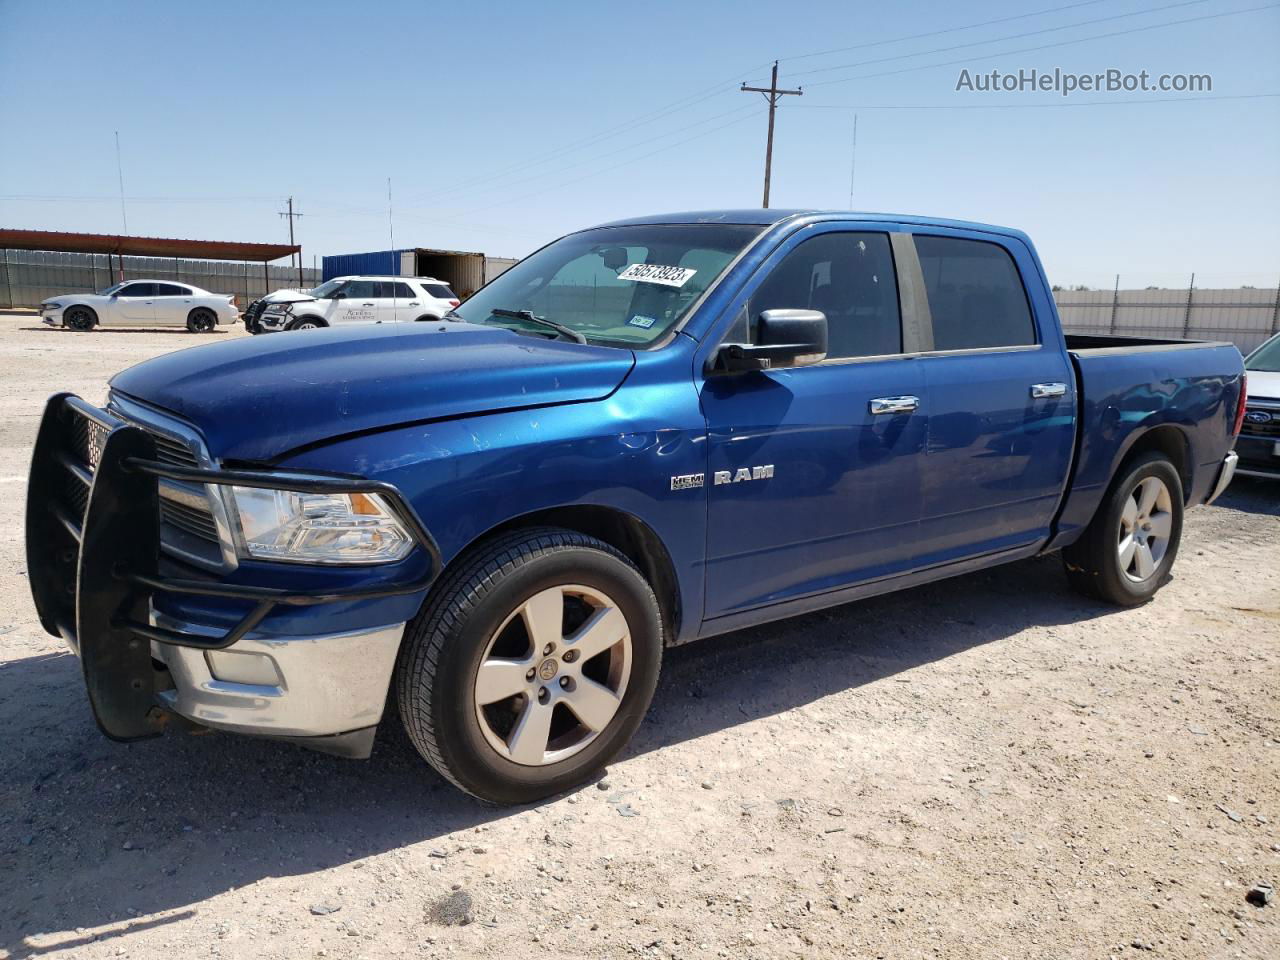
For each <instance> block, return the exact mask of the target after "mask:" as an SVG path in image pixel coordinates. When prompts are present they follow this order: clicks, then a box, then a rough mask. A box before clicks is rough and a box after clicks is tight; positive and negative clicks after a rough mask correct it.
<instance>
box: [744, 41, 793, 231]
mask: <svg viewBox="0 0 1280 960" xmlns="http://www.w3.org/2000/svg"><path fill="white" fill-rule="evenodd" d="M742 91H743V92H744V93H762V94H764V98H765V99H766V100H768V101H769V139H768V140H767V141H766V143H765V148H764V206H765V207H766V208H768V206H769V176H770V174H771V173H772V171H773V114H774V112H775V111H776V110H777V109H778V98H779V97H799V96H801V95H802V94H803V93H804V88H803V87H797V88H796V89H795V90H779V89H778V61H777V60H775V61H773V77H772V79H771V80H770V81H769V86H768V88H767V89H766V88H765V87H748V86H747V85H746V84H745V83H744V84H743V85H742Z"/></svg>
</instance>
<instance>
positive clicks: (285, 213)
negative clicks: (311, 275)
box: [267, 197, 303, 293]
mask: <svg viewBox="0 0 1280 960" xmlns="http://www.w3.org/2000/svg"><path fill="white" fill-rule="evenodd" d="M280 216H282V217H288V218H289V246H291V247H292V246H294V245H295V244H294V242H293V221H294V219H295V218H297V217H300V216H302V214H300V213H294V212H293V197H290V198H289V209H288V211H284V210H281V211H280ZM289 256H290V257H297V258H298V289H299V290H301V289H303V283H302V254H301V253H291V254H289ZM270 292H271V291H270V290H268V291H267V293H270Z"/></svg>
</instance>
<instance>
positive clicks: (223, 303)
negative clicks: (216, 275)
mask: <svg viewBox="0 0 1280 960" xmlns="http://www.w3.org/2000/svg"><path fill="white" fill-rule="evenodd" d="M239 316H240V311H239V310H237V309H236V304H235V298H234V297H232V296H227V295H225V294H221V293H210V292H209V291H208V290H201V289H200V288H199V287H193V286H192V285H191V284H189V283H178V282H176V281H173V280H126V281H122V282H120V283H117V284H113V285H112V286H110V287H107V289H105V290H103V291H102V292H101V293H69V294H66V295H65V296H59V297H51V298H50V299H48V300H45V301H44V302H43V303H41V304H40V319H41V320H42V321H44V322H45V323H47V324H49V325H50V326H52V327H56V326H63V327H67V328H68V329H71V330H80V331H85V330H92V329H93V328H94V327H96V326H103V327H186V328H187V329H188V330H190V331H191V332H192V333H209V332H211V331H213V330H215V329H217V327H218V325H219V324H222V323H235V322H236V320H237V319H238V318H239Z"/></svg>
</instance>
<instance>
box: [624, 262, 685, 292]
mask: <svg viewBox="0 0 1280 960" xmlns="http://www.w3.org/2000/svg"><path fill="white" fill-rule="evenodd" d="M697 272H698V271H697V270H690V269H689V268H688V267H664V266H663V265H662V264H660V263H633V264H632V265H631V266H629V267H627V269H625V270H623V271H622V272H621V273H620V274H618V279H619V280H636V281H638V282H640V283H660V284H662V285H663V286H664V287H683V286H684V285H685V284H686V283H688V282H689V278H690V277H692V276H693V275H694V274H695V273H697Z"/></svg>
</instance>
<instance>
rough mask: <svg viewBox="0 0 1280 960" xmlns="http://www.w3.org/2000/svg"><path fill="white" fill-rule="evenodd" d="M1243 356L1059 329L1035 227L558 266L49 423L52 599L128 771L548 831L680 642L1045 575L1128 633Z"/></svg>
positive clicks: (735, 227) (608, 753)
mask: <svg viewBox="0 0 1280 960" xmlns="http://www.w3.org/2000/svg"><path fill="white" fill-rule="evenodd" d="M1244 391H1245V380H1244V373H1243V368H1242V362H1241V357H1240V354H1239V352H1238V351H1237V350H1236V349H1235V347H1233V346H1230V345H1228V344H1212V343H1193V342H1188V341H1176V340H1140V339H1126V338H1109V337H1073V336H1064V335H1063V332H1062V330H1061V328H1060V326H1059V321H1058V315H1057V312H1056V310H1055V307H1054V302H1053V298H1052V296H1051V293H1050V288H1049V285H1048V283H1047V282H1046V280H1045V274H1044V270H1043V268H1042V267H1041V264H1040V261H1039V259H1038V257H1037V255H1036V252H1035V250H1034V248H1033V247H1032V245H1031V242H1030V240H1029V239H1028V238H1027V237H1026V236H1025V235H1024V234H1023V233H1020V232H1019V231H1017V230H1010V229H1005V228H1001V227H992V226H985V225H981V224H976V223H962V222H956V221H949V220H937V219H926V218H916V217H903V216H892V215H865V214H847V213H823V212H815V211H777V210H745V211H738V210H726V211H715V212H710V213H690V214H679V215H670V216H653V217H644V218H640V219H634V220H627V221H623V222H618V223H612V224H608V225H605V226H600V227H595V228H592V229H588V230H583V231H580V232H577V233H572V234H569V235H568V236H565V237H562V238H561V239H559V240H557V241H555V242H554V243H551V244H549V245H547V246H546V247H543V248H542V249H541V250H539V251H537V252H536V253H534V254H533V255H532V256H530V257H529V258H528V259H526V260H524V261H523V262H521V263H520V264H518V265H517V266H515V267H513V268H512V269H511V270H509V271H508V272H506V273H504V274H503V275H502V276H501V277H498V278H497V279H496V280H494V281H493V282H492V283H490V284H489V285H488V286H486V287H484V288H483V289H482V290H480V291H479V292H478V293H477V294H476V295H475V296H473V297H472V298H471V299H470V300H467V301H466V302H465V303H463V304H462V305H461V306H460V307H458V308H457V309H456V311H454V312H453V313H452V314H450V315H449V316H448V317H447V318H446V319H445V320H443V321H434V322H430V323H418V324H402V325H396V326H385V327H380V328H372V329H371V328H361V329H359V330H350V329H331V330H324V329H321V330H313V331H307V332H305V333H303V334H299V335H296V336H291V337H280V338H275V337H272V338H266V339H265V340H264V339H263V338H255V339H252V340H251V339H247V338H246V339H240V340H236V341H231V342H227V343H220V344H212V345H208V346H202V347H198V348H194V349H188V350H181V351H178V352H175V353H171V354H169V355H167V356H163V357H159V358H157V359H154V360H150V361H148V362H146V363H142V364H139V365H138V366H135V367H133V368H131V369H129V370H126V371H125V372H123V373H121V374H119V375H118V376H116V377H115V378H114V379H113V380H112V382H111V391H110V396H109V398H108V400H107V402H106V404H105V405H104V406H103V407H96V406H93V405H91V404H89V403H87V402H85V401H84V400H82V399H80V398H79V397H76V396H74V395H71V394H59V395H57V396H55V397H53V398H52V399H51V400H50V401H49V403H48V406H47V408H46V412H45V416H44V419H43V421H42V423H41V427H40V432H39V436H38V439H37V441H36V448H35V451H34V454H33V461H32V467H31V484H30V490H29V494H28V504H27V550H28V560H29V568H28V569H29V573H30V580H31V588H32V593H33V595H34V599H35V604H36V607H37V609H38V611H39V614H40V618H41V621H42V623H43V625H44V627H45V628H46V629H47V630H48V631H50V632H51V633H52V634H54V635H61V636H62V637H65V639H66V641H67V642H68V643H69V644H70V645H71V647H72V648H73V649H74V650H75V651H76V652H77V654H78V655H79V656H80V658H81V660H82V662H83V667H84V677H85V682H86V685H87V688H88V693H89V700H90V703H91V705H92V708H93V711H94V715H95V717H96V718H97V721H98V724H99V726H100V727H101V729H102V730H103V732H104V733H105V734H106V735H107V736H109V737H112V738H113V739H117V740H132V739H138V738H143V737H147V736H153V735H156V734H157V733H159V732H161V731H162V730H163V729H164V727H165V725H166V724H183V725H185V724H196V725H199V726H201V727H207V728H214V729H218V730H225V731H233V732H238V733H246V734H254V735H259V736H269V737H274V738H279V739H284V740H289V741H293V742H296V743H299V744H302V745H305V746H309V747H313V748H316V749H320V750H326V751H329V752H332V753H337V754H341V755H346V756H352V757H367V756H368V755H369V752H370V750H371V747H372V744H373V739H374V733H375V731H376V729H377V726H378V724H379V723H380V722H381V721H382V720H383V719H384V716H385V715H386V714H388V713H390V714H392V715H394V714H396V713H398V715H399V718H400V720H401V721H402V722H403V724H404V726H405V728H406V729H407V731H408V734H409V737H410V739H411V740H412V741H413V743H414V744H415V745H416V747H417V748H418V750H419V751H420V752H421V753H422V755H423V757H425V758H426V760H427V761H428V762H429V763H430V764H431V765H432V766H433V767H435V768H436V770H438V771H439V772H440V773H441V774H443V775H444V776H445V777H447V778H448V779H449V780H451V781H452V782H453V783H455V784H456V785H457V786H459V787H461V788H462V789H463V790H466V791H468V792H470V793H472V794H474V795H475V796H477V797H480V798H483V799H485V800H488V801H492V802H496V803H518V802H527V801H531V800H534V799H537V798H539V797H544V796H547V795H550V794H553V793H556V792H559V791H563V790H565V789H568V788H571V787H573V786H575V785H577V784H580V783H582V782H583V781H584V780H587V779H589V778H590V777H591V776H592V775H593V773H595V772H596V771H598V770H599V769H600V768H601V767H602V765H604V764H605V763H606V762H608V761H609V760H610V759H611V758H612V757H614V756H615V755H616V754H617V753H618V752H619V750H621V749H622V747H623V746H624V745H625V744H626V743H627V741H628V739H629V738H630V737H631V735H632V734H633V733H634V732H635V730H636V728H637V726H638V725H639V723H640V722H641V719H642V717H643V715H644V713H645V710H646V709H647V707H648V705H649V702H650V699H651V698H652V696H653V692H654V688H655V686H656V684H657V682H658V671H659V665H660V662H661V659H662V653H663V649H664V648H665V647H666V646H668V645H672V644H680V643H684V642H686V641H689V640H694V639H696V638H699V637H706V636H710V635H714V634H722V633H725V632H727V631H732V630H737V629H739V628H742V627H746V626H749V625H752V624H758V623H762V622H765V621H769V620H774V619H777V618H780V617H787V616H792V615H794V614H798V613H803V612H805V611H811V610H816V609H819V608H822V607H829V606H832V605H834V604H842V603H847V602H849V601H852V600H857V599H859V598H862V597H867V596H870V595H873V594H879V593H885V592H887V591H891V590H898V589H901V588H904V587H910V586H912V585H915V584H920V583H925V582H928V581H931V580H937V579H940V578H943V577H950V576H954V575H956V574H962V573H967V572H970V571H974V570H980V569H983V568H986V567H991V566H993V565H995V564H1000V563H1007V562H1009V561H1014V560H1019V559H1022V558H1025V557H1031V556H1034V555H1037V554H1043V553H1047V552H1051V551H1061V554H1062V556H1063V559H1064V563H1065V569H1066V577H1067V580H1068V581H1069V583H1070V584H1071V585H1073V586H1074V587H1076V588H1078V589H1079V590H1081V591H1083V592H1085V593H1086V594H1089V595H1090V596H1092V597H1094V598H1098V599H1101V600H1106V601H1110V602H1112V603H1118V604H1136V603H1141V602H1143V601H1146V600H1148V599H1149V598H1151V596H1152V595H1153V594H1154V593H1155V591H1156V590H1157V589H1158V588H1159V586H1160V585H1161V583H1162V581H1164V580H1165V579H1166V578H1167V575H1168V574H1169V570H1170V568H1171V566H1172V564H1173V561H1174V557H1175V555H1176V553H1177V550H1178V542H1179V538H1180V535H1181V529H1182V518H1183V511H1184V510H1185V509H1186V508H1187V507H1190V506H1195V505H1197V504H1205V503H1208V502H1210V501H1212V500H1213V499H1214V498H1215V497H1216V496H1217V495H1218V494H1219V493H1220V492H1221V491H1222V490H1223V489H1224V487H1225V486H1226V485H1227V483H1228V482H1230V480H1231V476H1232V472H1233V469H1234V467H1235V462H1236V458H1235V455H1234V454H1233V453H1232V452H1231V449H1232V442H1233V439H1234V437H1235V435H1236V433H1237V432H1238V431H1239V429H1240V421H1241V417H1242V416H1243V413H1244V402H1243V401H1244V397H1245V392H1244Z"/></svg>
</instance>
